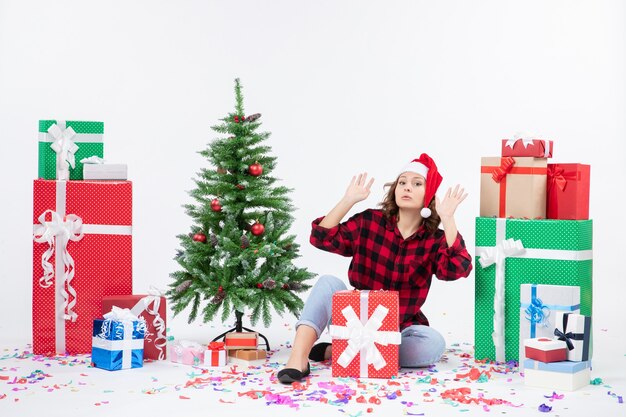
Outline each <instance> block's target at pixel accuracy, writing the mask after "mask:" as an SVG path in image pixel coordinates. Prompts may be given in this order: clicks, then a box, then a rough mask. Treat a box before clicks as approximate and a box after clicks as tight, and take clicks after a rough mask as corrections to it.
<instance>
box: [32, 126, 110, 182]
mask: <svg viewBox="0 0 626 417" xmlns="http://www.w3.org/2000/svg"><path fill="white" fill-rule="evenodd" d="M103 134H104V123H102V122H92V121H81V120H67V121H64V120H40V121H39V175H38V177H39V178H40V179H46V180H54V179H58V180H82V179H83V163H82V162H81V161H82V160H83V159H85V158H89V157H92V156H98V157H100V158H102V157H103V154H104V143H103V141H102V137H103Z"/></svg>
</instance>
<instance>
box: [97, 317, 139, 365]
mask: <svg viewBox="0 0 626 417" xmlns="http://www.w3.org/2000/svg"><path fill="white" fill-rule="evenodd" d="M145 333H146V323H145V322H144V321H141V320H133V321H129V320H128V321H119V320H112V319H95V320H94V321H93V338H92V348H91V362H92V363H93V366H94V367H96V368H102V369H107V370H109V371H117V370H120V369H129V368H141V367H143V343H144V337H145Z"/></svg>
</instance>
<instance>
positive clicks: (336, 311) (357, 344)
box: [330, 291, 401, 378]
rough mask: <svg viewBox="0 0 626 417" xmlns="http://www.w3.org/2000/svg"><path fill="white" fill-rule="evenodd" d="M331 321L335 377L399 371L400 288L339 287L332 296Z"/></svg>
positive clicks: (387, 375) (378, 375)
mask: <svg viewBox="0 0 626 417" xmlns="http://www.w3.org/2000/svg"><path fill="white" fill-rule="evenodd" d="M332 323H333V324H332V325H331V326H330V335H331V336H332V338H333V355H332V357H333V362H332V376H333V377H355V378H357V377H358V378H391V377H393V376H396V375H398V369H399V367H400V366H399V346H400V340H401V336H400V331H399V328H400V324H399V298H398V292H397V291H338V292H336V293H335V294H333V299H332Z"/></svg>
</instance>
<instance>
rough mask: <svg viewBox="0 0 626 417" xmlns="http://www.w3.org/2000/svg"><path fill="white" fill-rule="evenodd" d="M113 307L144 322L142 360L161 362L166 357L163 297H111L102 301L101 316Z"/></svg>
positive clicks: (165, 325)
mask: <svg viewBox="0 0 626 417" xmlns="http://www.w3.org/2000/svg"><path fill="white" fill-rule="evenodd" d="M113 306H116V307H119V308H127V309H129V310H130V311H131V313H133V314H134V315H135V316H137V317H141V318H143V319H144V320H145V322H146V336H145V344H144V349H143V358H144V359H152V360H162V359H165V358H166V355H167V349H166V345H167V338H166V333H165V330H166V328H167V320H166V313H165V297H163V296H160V295H157V294H154V295H150V294H145V295H112V296H108V297H104V298H103V299H102V314H103V315H104V314H106V313H108V312H109V311H111V309H112V308H113Z"/></svg>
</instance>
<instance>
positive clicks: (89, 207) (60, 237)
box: [32, 180, 133, 354]
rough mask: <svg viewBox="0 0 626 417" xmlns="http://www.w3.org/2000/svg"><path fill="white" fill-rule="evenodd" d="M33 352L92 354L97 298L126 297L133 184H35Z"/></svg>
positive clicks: (129, 276)
mask: <svg viewBox="0 0 626 417" xmlns="http://www.w3.org/2000/svg"><path fill="white" fill-rule="evenodd" d="M33 224H34V226H33V240H34V242H33V307H32V308H33V352H34V353H36V354H55V353H60V354H64V353H66V352H67V353H70V354H80V353H89V352H91V342H92V340H91V339H92V331H93V320H94V319H95V318H98V317H101V316H102V307H101V305H102V298H103V297H106V296H108V295H114V294H131V293H132V276H133V275H132V234H131V233H132V183H131V182H130V181H55V180H35V182H34V199H33Z"/></svg>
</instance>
